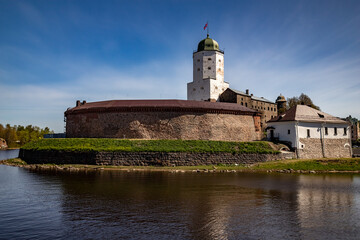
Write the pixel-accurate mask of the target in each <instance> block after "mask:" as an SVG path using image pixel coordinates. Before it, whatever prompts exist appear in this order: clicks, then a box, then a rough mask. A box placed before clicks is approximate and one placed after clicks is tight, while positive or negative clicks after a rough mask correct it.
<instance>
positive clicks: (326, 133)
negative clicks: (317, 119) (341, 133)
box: [325, 127, 329, 135]
mask: <svg viewBox="0 0 360 240" xmlns="http://www.w3.org/2000/svg"><path fill="white" fill-rule="evenodd" d="M328 134H329V133H328V128H327V127H325V135H328Z"/></svg>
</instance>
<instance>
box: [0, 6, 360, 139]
mask: <svg viewBox="0 0 360 240" xmlns="http://www.w3.org/2000/svg"><path fill="white" fill-rule="evenodd" d="M0 13H1V14H0V99H1V100H0V102H1V105H0V123H2V124H6V123H10V124H11V125H15V124H17V125H18V124H21V125H28V124H32V125H37V126H40V127H45V126H49V127H50V128H51V129H53V130H55V131H56V132H62V131H63V127H64V122H63V114H64V111H65V110H66V109H67V108H68V107H73V106H74V105H75V101H76V100H77V99H79V100H87V101H88V102H90V101H101V100H109V99H157V98H162V99H186V83H187V82H190V81H192V52H193V50H195V49H196V47H197V43H198V42H199V41H200V40H201V39H203V38H205V37H206V32H205V31H204V30H203V26H204V24H205V23H206V22H207V21H208V22H209V30H210V36H211V37H212V38H214V39H215V40H217V41H218V42H219V45H220V48H222V49H224V50H225V81H227V82H229V83H230V87H231V88H234V89H237V90H242V91H244V90H245V89H250V92H251V93H253V94H254V95H256V96H263V97H265V98H267V99H270V100H273V101H274V100H275V99H276V97H277V96H278V95H279V94H280V93H282V94H283V95H284V96H285V97H293V96H299V95H300V94H301V93H306V94H308V95H309V96H310V97H311V98H312V99H313V101H314V103H315V104H316V105H319V106H320V108H321V110H323V111H324V112H327V113H329V114H332V115H335V116H339V117H345V116H348V115H349V114H350V115H352V116H354V117H357V118H360V1H357V0H355V1H346V0H342V1H340V0H339V1H332V0H326V1H316V0H312V1H306V0H304V1H296V0H292V1H288V0H284V1H270V0H263V1H250V0H249V1H82V0H79V1H77V0H71V1H65V0H61V1H57V0H52V1H48V0H43V1H42V0H36V1H31V0H26V1H10V0H5V1H4V0H0Z"/></svg>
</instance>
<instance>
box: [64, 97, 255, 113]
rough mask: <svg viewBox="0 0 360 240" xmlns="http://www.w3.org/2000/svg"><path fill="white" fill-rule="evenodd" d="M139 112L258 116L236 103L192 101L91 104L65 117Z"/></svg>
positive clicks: (70, 110) (78, 107) (136, 101)
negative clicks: (87, 113)
mask: <svg viewBox="0 0 360 240" xmlns="http://www.w3.org/2000/svg"><path fill="white" fill-rule="evenodd" d="M106 111H109V112H114V111H116V112H123V111H124V112H139V111H179V112H213V113H227V114H236V115H256V114H258V112H257V111H255V110H252V109H250V108H247V107H244V106H241V105H239V104H235V103H223V102H204V101H190V100H168V99H166V100H110V101H101V102H89V103H85V104H83V105H80V106H77V107H73V108H69V109H68V110H67V111H66V112H65V115H67V114H76V113H84V112H106Z"/></svg>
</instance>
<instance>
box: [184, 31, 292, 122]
mask: <svg viewBox="0 0 360 240" xmlns="http://www.w3.org/2000/svg"><path fill="white" fill-rule="evenodd" d="M187 99H188V100H196V101H210V102H229V103H236V104H239V105H241V106H245V107H247V108H250V109H253V110H255V111H258V112H259V113H260V114H261V126H262V128H263V129H264V128H265V126H266V125H265V124H266V121H269V120H270V119H272V118H275V117H277V115H278V109H282V108H284V106H285V105H286V100H285V98H284V96H282V95H281V94H280V96H279V97H278V98H277V100H276V103H274V102H272V101H270V100H267V99H265V98H264V97H256V96H254V95H253V94H250V93H249V90H248V89H246V91H245V92H241V91H238V90H234V89H231V88H229V83H227V82H225V81H224V51H222V50H220V48H219V44H218V42H217V41H215V40H214V39H211V38H210V37H209V34H208V35H207V37H206V38H205V39H204V40H201V41H200V42H199V44H198V48H197V51H196V52H194V53H193V81H192V82H190V83H188V84H187Z"/></svg>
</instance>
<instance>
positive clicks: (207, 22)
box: [206, 21, 209, 36]
mask: <svg viewBox="0 0 360 240" xmlns="http://www.w3.org/2000/svg"><path fill="white" fill-rule="evenodd" d="M206 24H207V35H208V36H209V21H206Z"/></svg>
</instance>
